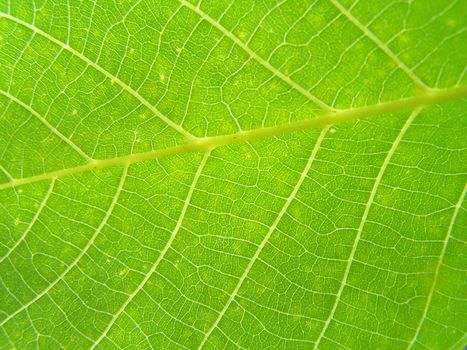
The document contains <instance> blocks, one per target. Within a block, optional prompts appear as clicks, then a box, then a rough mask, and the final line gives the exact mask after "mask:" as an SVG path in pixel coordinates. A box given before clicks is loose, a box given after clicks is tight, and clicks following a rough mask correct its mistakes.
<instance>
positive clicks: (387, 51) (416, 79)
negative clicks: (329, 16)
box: [331, 0, 431, 90]
mask: <svg viewBox="0 0 467 350" xmlns="http://www.w3.org/2000/svg"><path fill="white" fill-rule="evenodd" d="M331 3H332V4H333V5H334V6H335V7H336V8H337V9H338V10H339V11H340V12H341V13H342V14H343V15H344V16H345V17H346V18H347V19H348V20H349V21H350V22H351V23H352V24H354V25H355V26H356V27H357V28H358V29H360V30H361V31H362V32H363V34H365V36H366V37H367V38H369V39H370V40H371V41H373V42H374V43H375V44H376V45H377V46H378V47H379V48H380V49H381V50H382V51H383V52H384V53H385V54H386V55H387V56H388V57H389V58H390V59H391V60H393V61H394V62H395V63H396V64H397V65H398V66H399V68H401V69H402V70H403V71H404V72H405V74H407V75H408V76H409V78H410V79H412V81H413V82H414V83H415V84H416V85H417V86H418V87H419V88H420V89H422V90H429V89H431V88H430V87H429V86H427V85H426V84H425V83H424V82H423V81H422V80H421V79H420V78H419V77H418V76H417V75H416V74H415V73H414V72H413V70H412V69H410V68H409V67H408V66H407V65H406V64H405V63H404V62H402V61H401V60H400V58H399V57H397V55H396V54H395V53H394V52H392V50H391V49H390V48H389V47H388V46H387V45H386V44H385V43H383V42H382V41H381V39H379V38H378V37H377V36H376V35H375V34H373V32H372V31H371V30H370V29H368V28H367V27H366V26H365V25H363V24H362V23H361V22H360V21H359V20H358V19H357V18H356V17H355V16H354V15H353V14H352V13H350V11H349V10H348V9H347V8H345V7H344V6H342V4H340V3H339V1H337V0H331Z"/></svg>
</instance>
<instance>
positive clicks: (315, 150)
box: [198, 127, 329, 350]
mask: <svg viewBox="0 0 467 350" xmlns="http://www.w3.org/2000/svg"><path fill="white" fill-rule="evenodd" d="M328 130H329V127H326V128H324V129H323V130H322V131H321V134H320V135H319V137H318V140H317V141H316V144H315V146H314V147H313V150H312V151H311V154H310V157H309V158H308V161H307V163H306V165H305V168H304V169H303V171H302V174H301V175H300V178H299V179H298V181H297V183H296V184H295V186H294V188H293V190H292V192H291V193H290V195H289V197H288V198H287V200H286V201H285V203H284V205H283V206H282V209H281V211H280V212H279V214H278V215H277V217H276V219H275V220H274V222H273V224H272V225H271V227H270V228H269V230H268V232H267V234H266V235H265V236H264V238H263V240H262V241H261V243H260V244H259V246H258V247H257V248H256V251H255V254H254V255H253V257H252V258H251V260H250V261H249V263H248V265H247V267H246V269H245V270H244V271H243V274H242V275H241V277H240V278H239V280H238V282H237V285H236V286H235V288H234V290H233V291H232V293H231V294H230V296H229V299H228V300H227V303H226V304H225V305H224V307H223V308H222V310H221V311H220V312H219V315H218V316H217V318H216V320H215V321H214V323H213V325H212V326H211V328H209V330H208V331H207V333H206V334H205V336H204V338H203V340H202V341H201V343H200V345H199V346H198V350H200V349H202V348H203V346H204V344H206V341H207V340H208V339H209V337H210V335H211V334H212V332H213V331H214V330H215V329H216V328H217V326H218V325H219V322H220V321H221V319H222V318H223V317H224V315H225V313H226V312H227V310H228V308H229V307H230V304H232V302H233V300H234V299H235V297H236V296H237V294H238V292H239V291H240V288H241V287H242V285H243V283H244V282H245V279H246V278H247V276H248V274H249V273H250V271H251V269H252V268H253V265H254V264H255V262H256V260H257V259H258V257H259V255H260V254H261V252H262V251H263V249H264V247H265V246H266V244H267V243H268V241H269V239H270V238H271V236H272V234H273V233H274V231H275V230H276V228H277V226H278V225H279V222H280V221H281V220H282V217H283V216H284V214H285V213H286V212H287V209H288V208H289V206H290V203H292V201H293V200H294V199H295V197H296V195H297V192H298V190H299V189H300V187H301V186H302V183H303V181H305V179H306V177H307V175H308V173H309V171H310V168H311V165H312V164H313V161H314V160H315V158H316V154H317V153H318V150H319V148H320V146H321V143H322V142H323V140H324V137H325V136H326V133H327V131H328Z"/></svg>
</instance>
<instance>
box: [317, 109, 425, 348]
mask: <svg viewBox="0 0 467 350" xmlns="http://www.w3.org/2000/svg"><path fill="white" fill-rule="evenodd" d="M420 111H421V108H417V109H416V110H414V111H413V112H412V113H411V115H410V116H409V118H408V119H407V121H406V122H405V124H404V126H403V127H402V129H401V131H400V132H399V134H398V135H397V137H396V139H395V140H394V142H393V144H392V146H391V148H390V149H389V152H388V154H387V155H386V157H385V158H384V161H383V164H382V165H381V169H380V171H379V172H378V175H377V177H376V180H375V182H374V184H373V188H372V189H371V193H370V196H369V197H368V201H367V203H366V205H365V210H364V212H363V215H362V219H361V220H360V225H359V226H358V229H357V235H356V236H355V240H354V243H353V246H352V250H351V252H350V255H349V260H348V262H347V265H346V267H345V271H344V275H343V277H342V281H341V284H340V287H339V290H338V291H337V295H336V299H335V300H334V304H333V306H332V309H331V312H330V313H329V316H328V318H327V319H326V322H325V324H324V326H323V328H322V329H321V332H320V334H319V336H318V339H317V340H316V343H315V346H314V349H315V350H316V349H319V347H318V346H319V344H320V342H321V340H322V339H323V337H324V335H325V334H326V331H327V329H328V327H329V325H330V324H331V322H332V320H333V319H334V315H335V312H336V310H337V306H338V305H339V303H340V301H341V297H342V293H343V292H344V289H345V286H346V285H347V279H348V277H349V274H350V269H351V267H352V263H353V261H354V257H355V253H356V251H357V248H358V245H359V243H360V239H361V236H362V233H363V229H364V227H365V224H366V221H367V218H368V214H369V213H370V209H371V207H372V205H373V203H374V199H375V197H376V193H377V192H378V188H379V185H380V184H381V180H382V178H383V175H384V173H385V172H386V169H387V167H388V165H389V163H390V162H391V158H392V157H393V155H394V153H395V152H396V149H397V147H398V146H399V144H400V142H401V141H402V139H403V137H404V135H405V133H406V132H407V130H408V129H409V127H410V125H412V122H413V121H414V120H415V118H416V117H417V115H418V114H419V113H420Z"/></svg>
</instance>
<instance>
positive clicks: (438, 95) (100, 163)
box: [0, 86, 467, 190]
mask: <svg viewBox="0 0 467 350" xmlns="http://www.w3.org/2000/svg"><path fill="white" fill-rule="evenodd" d="M462 98H467V87H465V86H459V87H454V88H450V89H444V90H433V91H427V92H425V93H423V94H420V95H417V96H413V97H409V98H404V99H400V100H396V101H391V102H385V103H380V104H375V105H370V106H367V107H361V108H351V109H345V110H338V111H335V112H325V113H323V114H322V115H320V116H317V117H315V118H312V119H305V120H298V121H294V122H291V123H288V124H281V125H277V126H271V127H266V128H261V129H254V130H248V131H244V132H240V133H236V134H230V135H221V136H212V137H205V138H195V139H192V140H190V141H188V142H187V143H184V144H181V145H178V146H174V147H170V148H166V149H159V150H153V151H148V152H143V153H136V154H130V155H125V156H120V157H116V158H111V159H102V160H95V161H91V162H89V163H86V164H83V165H78V166H76V167H72V168H66V169H61V170H56V171H51V172H48V173H43V174H40V175H35V176H30V177H25V178H21V179H13V180H12V181H9V182H6V183H2V184H0V190H2V189H6V188H11V187H15V186H19V185H25V184H29V183H34V182H38V181H43V180H47V179H51V178H58V177H63V176H68V175H74V174H78V173H83V172H86V171H92V170H97V169H104V168H109V167H114V166H123V165H127V164H133V163H137V162H142V161H146V160H151V159H155V158H160V157H165V156H169V155H174V154H181V153H187V152H196V151H206V150H210V149H214V148H217V147H220V146H223V145H228V144H233V143H240V142H245V141H253V140H256V139H260V138H265V137H271V136H279V135H283V134H288V133H292V132H296V131H300V130H305V129H309V128H322V127H325V126H327V125H331V124H336V123H342V122H346V121H351V120H356V119H360V118H366V117H370V116H376V115H381V114H387V113H395V112H401V111H412V110H414V109H416V108H418V107H423V106H429V105H433V104H437V103H443V102H447V101H451V100H456V99H462Z"/></svg>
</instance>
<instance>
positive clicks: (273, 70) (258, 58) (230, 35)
mask: <svg viewBox="0 0 467 350" xmlns="http://www.w3.org/2000/svg"><path fill="white" fill-rule="evenodd" d="M178 1H179V2H180V3H181V4H182V5H183V6H185V7H187V8H189V9H190V10H192V11H193V12H194V13H196V14H198V15H199V16H200V17H202V18H203V19H204V20H206V21H207V22H208V23H210V24H211V25H212V26H214V27H215V28H217V29H218V30H219V31H220V32H221V33H222V34H224V35H225V36H226V37H228V38H229V39H230V40H232V41H233V42H234V43H235V44H236V45H238V46H239V47H240V48H241V49H242V50H243V51H245V52H246V53H247V54H248V55H250V56H251V57H252V58H253V59H254V60H255V61H256V62H258V63H259V64H261V65H262V66H263V67H265V68H266V69H267V70H269V71H270V72H271V73H272V74H273V75H275V76H276V77H278V78H279V79H281V80H282V81H284V82H285V83H287V84H288V85H289V86H291V87H292V88H293V89H295V90H297V91H298V92H299V93H300V94H302V95H303V96H305V97H306V98H307V99H309V100H311V101H313V102H314V103H316V104H317V105H318V106H319V107H321V108H322V109H323V110H326V111H329V110H333V107H331V106H329V105H328V104H326V103H324V102H323V101H322V100H320V99H319V98H317V97H316V96H314V95H312V94H311V93H310V92H309V91H308V90H306V89H305V88H303V87H302V86H301V85H300V84H298V83H297V82H295V81H294V80H292V79H291V78H290V77H289V76H287V75H285V74H284V73H282V72H281V71H280V70H279V69H277V68H276V67H274V66H273V65H272V64H271V63H269V62H268V61H267V60H265V59H264V58H262V57H261V56H259V55H258V54H257V53H256V52H254V51H253V50H252V49H251V48H250V47H249V46H248V45H246V44H245V43H244V42H243V41H241V40H240V38H238V37H237V36H236V35H235V34H233V33H232V32H231V31H229V30H228V29H227V28H225V27H224V26H222V25H221V24H220V23H218V22H216V21H215V20H214V19H213V18H212V17H210V16H209V15H208V14H207V13H205V12H204V11H203V10H201V9H200V8H199V6H194V5H193V4H191V3H189V2H188V1H186V0H178Z"/></svg>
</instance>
